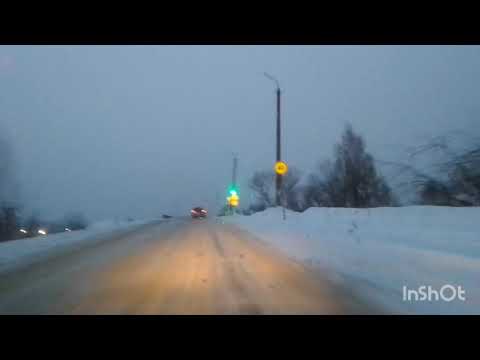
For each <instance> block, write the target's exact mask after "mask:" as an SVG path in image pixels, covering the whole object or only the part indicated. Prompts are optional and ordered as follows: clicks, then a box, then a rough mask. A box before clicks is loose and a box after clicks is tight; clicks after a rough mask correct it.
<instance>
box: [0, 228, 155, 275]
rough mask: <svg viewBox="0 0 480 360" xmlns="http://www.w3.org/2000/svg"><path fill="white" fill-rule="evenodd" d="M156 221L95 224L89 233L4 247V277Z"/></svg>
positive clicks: (0, 252)
mask: <svg viewBox="0 0 480 360" xmlns="http://www.w3.org/2000/svg"><path fill="white" fill-rule="evenodd" d="M155 220H157V219H152V220H141V221H140V220H138V221H114V220H106V221H100V222H97V223H93V224H91V225H90V226H89V227H88V228H87V229H85V230H78V231H72V232H65V233H57V234H52V235H47V236H38V237H34V238H27V239H19V240H13V241H7V242H4V243H0V273H1V272H4V271H9V270H12V269H14V268H17V267H19V266H24V265H26V264H28V263H31V262H33V261H37V260H39V259H42V258H44V257H47V256H51V255H54V254H56V253H59V252H63V251H66V250H70V249H74V248H76V247H77V246H83V245H84V244H85V243H94V242H96V241H100V240H102V239H103V238H104V237H105V236H108V235H111V234H114V233H118V232H123V231H126V230H130V229H134V228H136V227H138V226H141V225H145V224H148V223H150V222H152V221H155Z"/></svg>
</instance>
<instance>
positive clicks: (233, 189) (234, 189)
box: [228, 184, 238, 196]
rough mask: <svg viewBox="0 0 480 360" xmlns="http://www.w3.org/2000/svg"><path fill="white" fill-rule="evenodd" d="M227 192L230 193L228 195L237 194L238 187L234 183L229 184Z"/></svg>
mask: <svg viewBox="0 0 480 360" xmlns="http://www.w3.org/2000/svg"><path fill="white" fill-rule="evenodd" d="M228 193H229V194H230V196H238V189H237V187H236V186H235V185H233V184H232V185H230V186H229V187H228Z"/></svg>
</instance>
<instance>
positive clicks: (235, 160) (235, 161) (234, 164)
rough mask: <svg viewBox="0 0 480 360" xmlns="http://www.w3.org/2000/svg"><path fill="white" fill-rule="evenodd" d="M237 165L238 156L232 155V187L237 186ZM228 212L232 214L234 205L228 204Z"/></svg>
mask: <svg viewBox="0 0 480 360" xmlns="http://www.w3.org/2000/svg"><path fill="white" fill-rule="evenodd" d="M237 166H238V158H237V156H236V155H234V156H233V168H232V186H233V188H234V189H236V188H237ZM230 214H231V215H233V214H234V207H233V206H231V205H230Z"/></svg>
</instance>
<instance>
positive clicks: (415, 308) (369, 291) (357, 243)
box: [224, 206, 480, 314]
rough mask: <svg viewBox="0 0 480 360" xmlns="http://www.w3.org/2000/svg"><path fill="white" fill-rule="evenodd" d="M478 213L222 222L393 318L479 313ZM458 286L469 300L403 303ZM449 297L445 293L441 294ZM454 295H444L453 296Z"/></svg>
mask: <svg viewBox="0 0 480 360" xmlns="http://www.w3.org/2000/svg"><path fill="white" fill-rule="evenodd" d="M479 218H480V208H451V207H434V206H409V207H398V208H375V209H344V208H311V209H309V210H307V211H305V212H304V213H301V214H300V213H294V212H290V211H287V219H286V220H285V221H284V220H282V211H281V209H279V208H274V209H268V210H266V211H264V212H260V213H256V214H254V215H252V216H240V215H236V216H234V217H226V218H224V219H225V220H226V221H227V222H231V223H234V224H237V225H239V226H240V227H243V228H244V229H246V230H248V231H251V232H253V233H254V234H256V235H258V236H259V237H260V238H261V239H263V240H265V241H267V242H269V243H271V244H272V245H275V246H276V247H279V248H280V249H282V250H283V251H285V252H286V253H288V254H289V255H291V256H294V257H295V258H297V259H300V260H303V261H307V262H308V263H309V264H313V265H316V266H318V267H321V268H323V269H325V270H329V271H330V272H331V273H332V274H334V275H338V276H335V277H334V278H335V279H337V280H338V281H343V282H346V283H347V284H346V285H348V286H350V287H354V288H355V290H356V291H359V292H360V293H362V295H364V296H366V297H369V298H370V300H372V301H376V302H379V303H380V304H382V305H383V306H384V307H386V308H387V309H388V310H390V311H393V312H394V313H420V314H439V313H440V314H462V313H467V314H471V313H475V314H480V222H479V221H478V219H479ZM422 285H426V286H429V285H430V286H432V288H433V289H434V290H439V289H440V288H441V287H442V286H443V285H454V286H461V287H462V288H463V289H464V290H465V291H466V301H461V300H458V299H455V300H452V301H450V302H446V301H430V302H428V301H416V302H414V301H410V302H408V301H403V287H404V286H406V287H407V289H412V290H414V289H418V287H419V286H422ZM445 294H447V291H446V292H445ZM450 294H451V292H448V296H450Z"/></svg>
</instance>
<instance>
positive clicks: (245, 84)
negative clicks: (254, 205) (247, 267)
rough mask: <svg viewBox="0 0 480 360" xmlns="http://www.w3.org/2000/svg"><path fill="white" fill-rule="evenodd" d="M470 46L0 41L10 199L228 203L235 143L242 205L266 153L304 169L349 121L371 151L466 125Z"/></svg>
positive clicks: (474, 64)
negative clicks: (278, 127) (279, 108)
mask: <svg viewBox="0 0 480 360" xmlns="http://www.w3.org/2000/svg"><path fill="white" fill-rule="evenodd" d="M479 64H480V47H478V46H465V47H463V46H0V132H1V133H0V136H1V137H2V138H7V139H9V141H10V142H11V145H12V151H13V153H14V156H15V164H16V170H17V172H16V176H17V179H18V183H19V189H20V195H21V201H22V203H23V204H24V205H25V208H26V209H28V210H35V211H38V212H40V213H42V214H44V215H45V216H48V217H57V216H61V215H63V214H64V213H65V212H68V211H71V210H78V211H82V212H84V213H85V214H86V215H87V216H88V217H89V218H90V219H102V218H111V217H115V216H133V217H136V218H138V217H151V216H158V215H160V214H162V213H174V214H186V212H187V211H188V210H189V209H190V208H191V207H192V206H196V205H200V206H208V207H210V208H218V207H219V206H220V204H223V202H224V198H225V195H226V187H227V185H228V183H229V181H230V177H231V166H232V152H236V153H238V154H239V158H240V161H239V178H240V185H241V189H240V191H241V194H242V200H243V201H244V202H248V201H249V199H250V196H251V195H250V194H249V191H248V189H247V180H248V177H250V176H251V175H252V173H253V171H254V170H257V169H269V168H271V167H272V166H273V162H274V159H275V142H274V141H275V127H274V126H275V113H274V109H275V107H274V106H275V88H274V84H273V83H271V82H270V81H269V80H267V79H266V78H265V77H264V75H263V72H264V71H267V72H269V73H271V74H273V75H275V76H276V77H277V78H278V79H279V81H280V83H281V87H282V88H283V90H284V92H283V98H282V101H283V103H282V105H283V113H282V118H283V121H284V126H283V139H284V150H283V158H284V159H285V160H286V161H287V162H288V163H289V164H290V165H294V166H297V167H299V168H300V169H302V170H304V171H306V172H308V171H311V170H312V169H313V168H314V167H315V164H316V163H317V162H318V160H320V159H323V158H329V157H331V156H332V148H333V145H334V143H335V142H337V141H338V139H339V137H340V134H341V131H342V128H343V127H344V125H345V123H346V122H350V123H352V125H353V126H354V128H355V129H356V130H357V131H358V132H359V133H360V134H362V135H364V137H365V139H366V142H367V150H369V151H370V152H371V153H372V154H373V155H374V156H375V157H377V158H380V159H384V160H399V159H402V158H403V157H404V156H405V149H406V148H407V147H408V146H409V145H418V144H419V143H422V142H425V141H426V140H428V139H429V138H431V137H433V136H436V135H441V134H444V133H447V132H450V131H455V130H465V129H467V130H468V129H474V128H475V126H476V124H477V121H478V120H477V119H478V118H479V115H480V105H479V104H480V103H479V101H478V100H479V95H480V85H479V84H480V67H479Z"/></svg>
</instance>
